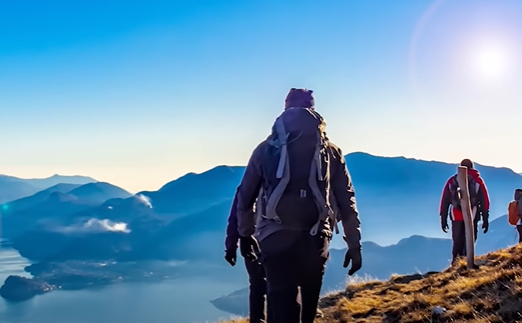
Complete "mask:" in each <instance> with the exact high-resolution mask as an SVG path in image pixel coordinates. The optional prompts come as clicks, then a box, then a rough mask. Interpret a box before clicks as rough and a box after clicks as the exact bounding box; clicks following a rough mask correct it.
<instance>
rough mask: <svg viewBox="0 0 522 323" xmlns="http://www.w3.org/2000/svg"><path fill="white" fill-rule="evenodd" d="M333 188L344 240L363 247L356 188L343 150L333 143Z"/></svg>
mask: <svg viewBox="0 0 522 323" xmlns="http://www.w3.org/2000/svg"><path fill="white" fill-rule="evenodd" d="M331 148H332V149H331V151H332V162H331V164H330V167H331V182H330V183H331V189H332V191H333V194H334V196H335V199H336V202H337V206H338V208H339V213H340V217H341V223H342V226H343V231H344V237H343V238H344V240H345V241H346V243H347V244H348V248H349V249H360V248H361V229H360V225H361V223H360V221H359V212H358V211H357V206H356V202H355V190H354V187H353V184H352V179H351V177H350V173H349V171H348V168H347V167H346V161H345V159H344V156H343V154H342V152H341V150H340V149H339V148H338V147H336V146H334V145H332V147H331Z"/></svg>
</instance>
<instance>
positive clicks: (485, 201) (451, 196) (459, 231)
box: [440, 159, 489, 263]
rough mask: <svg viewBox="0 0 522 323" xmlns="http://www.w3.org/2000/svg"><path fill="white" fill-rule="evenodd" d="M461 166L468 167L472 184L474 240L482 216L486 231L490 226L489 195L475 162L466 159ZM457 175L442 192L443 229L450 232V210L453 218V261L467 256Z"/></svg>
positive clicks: (483, 227) (470, 183)
mask: <svg viewBox="0 0 522 323" xmlns="http://www.w3.org/2000/svg"><path fill="white" fill-rule="evenodd" d="M460 165H461V166H466V167H467V168H468V182H469V183H468V184H469V186H470V188H469V191H470V200H471V201H470V202H471V208H472V214H471V217H472V220H473V230H474V240H475V241H476V240H477V233H478V222H479V221H480V219H481V218H482V229H483V230H484V233H486V232H488V228H489V195H488V190H487V188H486V184H485V183H484V180H483V179H482V177H480V173H479V172H478V171H477V170H476V169H474V168H473V162H472V161H471V160H469V159H464V160H462V162H461V163H460ZM457 187H458V183H457V175H453V176H452V177H450V178H449V179H448V181H447V182H446V185H444V189H443V192H442V198H441V202H440V221H441V228H442V231H444V232H445V233H446V232H448V229H449V227H448V211H449V213H450V218H451V237H452V239H453V250H452V255H453V259H452V263H454V262H455V260H456V259H457V258H458V257H461V256H466V230H465V226H464V217H463V214H462V209H461V207H460V201H459V200H458V197H457V191H456V190H457Z"/></svg>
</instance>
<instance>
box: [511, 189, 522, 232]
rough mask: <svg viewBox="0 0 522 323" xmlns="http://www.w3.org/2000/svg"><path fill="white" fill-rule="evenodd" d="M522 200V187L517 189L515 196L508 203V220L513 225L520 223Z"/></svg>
mask: <svg viewBox="0 0 522 323" xmlns="http://www.w3.org/2000/svg"><path fill="white" fill-rule="evenodd" d="M521 202H522V189H517V190H515V198H514V200H513V201H511V202H509V205H508V222H509V224H511V225H518V224H519V221H520V217H521V216H522V210H521V208H520V204H521Z"/></svg>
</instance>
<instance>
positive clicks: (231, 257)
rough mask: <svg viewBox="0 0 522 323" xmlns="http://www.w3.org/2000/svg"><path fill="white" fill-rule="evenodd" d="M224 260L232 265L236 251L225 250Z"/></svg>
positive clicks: (234, 262)
mask: <svg viewBox="0 0 522 323" xmlns="http://www.w3.org/2000/svg"><path fill="white" fill-rule="evenodd" d="M225 260H226V261H227V262H228V263H229V264H230V266H232V267H234V266H235V265H236V261H237V253H236V252H235V251H225Z"/></svg>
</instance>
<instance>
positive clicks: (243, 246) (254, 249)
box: [239, 236, 259, 261]
mask: <svg viewBox="0 0 522 323" xmlns="http://www.w3.org/2000/svg"><path fill="white" fill-rule="evenodd" d="M239 249H240V250H241V256H243V257H244V258H245V259H248V260H250V261H256V260H257V254H258V253H259V244H258V243H257V240H256V238H254V237H253V236H249V237H241V238H240V239H239Z"/></svg>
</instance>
